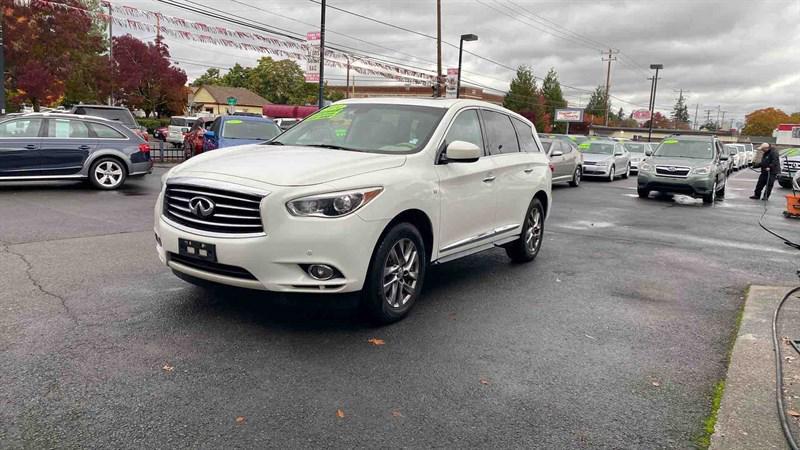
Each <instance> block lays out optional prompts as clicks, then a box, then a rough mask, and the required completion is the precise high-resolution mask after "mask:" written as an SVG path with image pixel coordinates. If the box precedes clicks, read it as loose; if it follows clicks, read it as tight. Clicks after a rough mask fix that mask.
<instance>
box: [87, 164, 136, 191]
mask: <svg viewBox="0 0 800 450" xmlns="http://www.w3.org/2000/svg"><path fill="white" fill-rule="evenodd" d="M127 176H128V174H127V171H126V170H125V165H124V164H122V162H120V160H118V159H116V158H110V157H101V158H99V159H98V160H97V161H95V162H93V163H92V166H91V167H90V168H89V181H90V182H91V183H92V186H94V187H95V189H102V190H104V191H111V190H114V189H117V188H119V187H120V186H122V183H124V182H125V178H126V177H127Z"/></svg>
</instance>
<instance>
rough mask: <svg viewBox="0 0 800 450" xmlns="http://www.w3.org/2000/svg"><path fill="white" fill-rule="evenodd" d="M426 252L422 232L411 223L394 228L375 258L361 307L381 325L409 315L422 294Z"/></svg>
mask: <svg viewBox="0 0 800 450" xmlns="http://www.w3.org/2000/svg"><path fill="white" fill-rule="evenodd" d="M427 264H428V260H427V252H426V251H425V243H424V241H423V240H422V236H420V234H419V231H418V230H417V229H416V227H414V226H413V225H411V224H410V223H405V222H404V223H400V224H397V225H395V226H394V227H392V229H390V230H389V232H388V233H386V234H385V235H384V236H383V238H382V239H381V241H380V243H379V244H378V247H377V248H376V249H375V252H374V254H373V255H372V261H371V262H370V265H369V271H368V272H367V279H366V281H365V283H364V290H363V291H362V293H361V305H362V307H363V308H364V310H365V311H366V312H367V314H368V315H369V318H370V319H371V320H372V321H373V322H375V323H377V324H381V325H385V324H389V323H392V322H397V321H398V320H400V319H402V318H404V317H405V316H406V315H408V313H409V311H411V308H412V307H413V306H414V303H416V301H417V298H418V297H419V295H420V293H421V292H422V283H423V282H424V280H425V270H426V268H427Z"/></svg>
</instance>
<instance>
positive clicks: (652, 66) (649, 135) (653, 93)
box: [647, 64, 664, 142]
mask: <svg viewBox="0 0 800 450" xmlns="http://www.w3.org/2000/svg"><path fill="white" fill-rule="evenodd" d="M663 68H664V65H663V64H650V69H651V70H655V71H656V74H655V75H653V86H652V89H651V90H650V127H649V129H648V130H647V142H651V141H652V139H653V122H654V120H655V114H654V112H653V110H654V109H655V107H656V90H657V89H658V71H659V70H661V69H663Z"/></svg>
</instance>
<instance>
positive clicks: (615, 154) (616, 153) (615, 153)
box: [614, 152, 625, 156]
mask: <svg viewBox="0 0 800 450" xmlns="http://www.w3.org/2000/svg"><path fill="white" fill-rule="evenodd" d="M624 154H625V153H624V152H614V156H622V155H624Z"/></svg>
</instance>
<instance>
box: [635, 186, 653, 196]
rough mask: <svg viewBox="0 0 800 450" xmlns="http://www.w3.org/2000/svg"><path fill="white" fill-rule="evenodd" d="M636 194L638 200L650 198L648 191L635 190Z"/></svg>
mask: <svg viewBox="0 0 800 450" xmlns="http://www.w3.org/2000/svg"><path fill="white" fill-rule="evenodd" d="M636 193H637V194H639V198H648V197H650V191H649V190H647V189H642V188H636Z"/></svg>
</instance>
